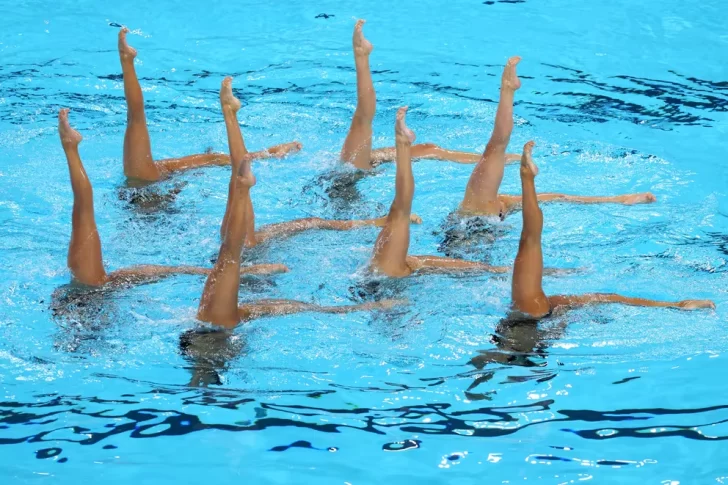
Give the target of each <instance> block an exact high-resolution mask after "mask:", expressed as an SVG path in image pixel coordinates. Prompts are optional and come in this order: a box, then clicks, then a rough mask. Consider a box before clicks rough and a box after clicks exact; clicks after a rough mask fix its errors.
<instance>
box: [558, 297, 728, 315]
mask: <svg viewBox="0 0 728 485" xmlns="http://www.w3.org/2000/svg"><path fill="white" fill-rule="evenodd" d="M549 302H550V303H551V307H552V308H553V309H554V310H555V311H562V310H568V309H572V308H578V307H582V306H586V305H599V304H605V303H620V304H622V305H629V306H641V307H662V308H679V309H681V310H697V309H700V308H715V303H713V302H712V301H710V300H682V301H676V302H670V301H655V300H647V299H645V298H631V297H628V296H622V295H616V294H614V293H590V294H586V295H574V296H565V295H558V296H550V297H549Z"/></svg>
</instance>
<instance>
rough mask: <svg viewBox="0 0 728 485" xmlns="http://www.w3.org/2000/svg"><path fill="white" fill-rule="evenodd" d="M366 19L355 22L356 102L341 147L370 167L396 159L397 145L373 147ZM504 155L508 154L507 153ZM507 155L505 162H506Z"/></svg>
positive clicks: (439, 152) (434, 152)
mask: <svg viewBox="0 0 728 485" xmlns="http://www.w3.org/2000/svg"><path fill="white" fill-rule="evenodd" d="M364 23H365V21H364V20H358V21H357V22H356V25H355V26H354V37H353V47H354V63H355V65H356V95H357V103H356V111H354V117H353V118H352V120H351V127H350V128H349V133H348V134H347V135H346V140H345V141H344V146H343V147H342V149H341V159H342V160H343V161H345V162H349V163H351V164H352V165H354V166H355V167H357V168H359V169H363V170H369V169H371V168H372V167H374V166H375V165H377V164H378V163H382V162H391V161H394V160H395V158H396V149H395V147H389V148H379V149H376V150H372V121H373V120H374V115H375V113H376V111H377V95H376V92H375V91H374V83H373V82H372V72H371V69H370V67H369V55H370V54H371V52H372V50H373V49H374V47H373V46H372V44H371V43H370V42H369V41H368V40H367V39H366V38H364V32H363V30H362V29H363V27H364ZM410 153H411V156H412V157H413V158H430V159H439V160H449V161H453V162H459V163H477V162H478V161H479V160H480V155H478V154H477V153H469V152H462V151H456V150H447V149H445V148H441V147H439V146H437V145H435V144H433V143H422V144H419V145H412V146H411V148H410ZM504 157H506V155H505V154H504ZM506 158H507V159H508V161H517V160H519V158H520V157H519V156H518V155H509V156H507V157H506ZM506 158H504V160H503V163H506Z"/></svg>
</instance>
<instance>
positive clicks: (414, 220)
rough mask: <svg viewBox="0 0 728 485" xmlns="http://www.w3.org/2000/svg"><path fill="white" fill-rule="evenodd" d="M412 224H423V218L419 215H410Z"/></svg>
mask: <svg viewBox="0 0 728 485" xmlns="http://www.w3.org/2000/svg"><path fill="white" fill-rule="evenodd" d="M410 222H411V223H412V224H422V218H421V217H420V216H418V215H417V214H410Z"/></svg>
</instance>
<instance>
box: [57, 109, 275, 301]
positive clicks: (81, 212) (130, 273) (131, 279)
mask: <svg viewBox="0 0 728 485" xmlns="http://www.w3.org/2000/svg"><path fill="white" fill-rule="evenodd" d="M58 133H59V135H60V137H61V144H62V145H63V151H64V152H65V153H66V160H67V161H68V172H69V174H70V177H71V187H72V189H73V218H72V232H71V242H70V244H69V247H68V267H69V269H70V270H71V274H72V276H73V280H74V282H76V283H80V284H82V285H86V286H92V287H99V286H106V285H110V286H123V285H128V284H141V283H146V282H151V281H156V280H158V279H160V278H163V277H166V276H170V275H174V274H199V275H206V274H209V273H210V269H208V268H200V267H196V266H159V265H141V266H132V267H129V268H125V269H120V270H116V271H113V272H111V273H107V272H106V270H105V269H104V263H103V260H102V257H101V240H100V238H99V233H98V230H97V228H96V220H95V217H94V199H93V188H92V187H91V182H90V181H89V179H88V176H87V175H86V170H85V169H84V167H83V163H82V162H81V156H80V155H79V153H78V145H79V143H81V140H82V137H81V134H80V133H79V132H77V131H76V130H74V129H73V128H71V125H70V124H69V122H68V109H62V110H60V112H59V113H58ZM283 271H287V268H286V267H285V266H283V265H276V264H265V265H257V266H250V267H246V268H243V270H242V273H248V274H263V273H274V272H283ZM238 281H239V277H238Z"/></svg>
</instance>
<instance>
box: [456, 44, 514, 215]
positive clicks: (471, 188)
mask: <svg viewBox="0 0 728 485" xmlns="http://www.w3.org/2000/svg"><path fill="white" fill-rule="evenodd" d="M520 60H521V58H520V57H511V58H510V59H508V63H507V64H506V67H505V69H504V70H503V78H502V81H501V92H500V101H499V102H498V111H497V112H496V115H495V125H494V127H493V134H492V135H491V137H490V140H489V141H488V144H487V145H486V147H485V151H484V152H483V157H482V158H481V160H480V162H478V164H477V165H476V166H475V169H473V173H472V174H471V175H470V180H468V185H467V187H466V188H465V197H464V198H463V201H462V203H461V204H460V209H461V210H462V211H463V212H465V213H480V214H491V215H498V214H499V213H500V211H501V207H500V203H499V201H498V189H499V188H500V184H501V181H502V180H503V170H504V166H505V160H506V148H508V142H509V141H510V139H511V132H512V131H513V98H514V95H515V93H516V90H517V89H518V88H520V87H521V81H520V80H519V79H518V76H517V75H516V65H517V64H518V63H519V62H520Z"/></svg>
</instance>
